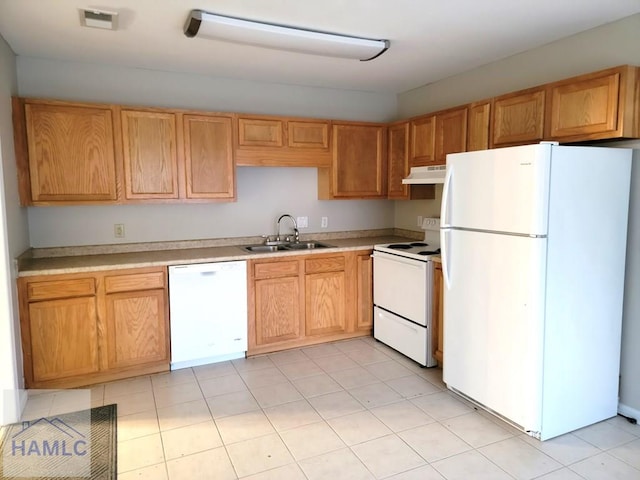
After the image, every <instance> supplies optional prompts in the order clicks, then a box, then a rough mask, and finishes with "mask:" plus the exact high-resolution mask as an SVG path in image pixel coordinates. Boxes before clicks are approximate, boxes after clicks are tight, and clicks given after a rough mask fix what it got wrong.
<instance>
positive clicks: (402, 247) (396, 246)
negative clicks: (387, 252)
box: [387, 243, 411, 250]
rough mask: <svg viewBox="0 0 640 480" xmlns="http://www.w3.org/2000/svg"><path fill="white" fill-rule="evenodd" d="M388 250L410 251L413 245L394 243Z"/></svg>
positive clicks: (388, 246)
mask: <svg viewBox="0 0 640 480" xmlns="http://www.w3.org/2000/svg"><path fill="white" fill-rule="evenodd" d="M387 248H393V249H394V250H409V249H411V245H409V244H406V243H392V244H391V245H387Z"/></svg>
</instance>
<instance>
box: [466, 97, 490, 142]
mask: <svg viewBox="0 0 640 480" xmlns="http://www.w3.org/2000/svg"><path fill="white" fill-rule="evenodd" d="M490 114H491V101H489V100H487V101H484V102H476V103H472V104H470V105H469V120H468V128H467V152H473V151H476V150H486V149H488V148H489V125H490V120H491V118H490Z"/></svg>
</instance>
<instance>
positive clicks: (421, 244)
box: [409, 242, 429, 247]
mask: <svg viewBox="0 0 640 480" xmlns="http://www.w3.org/2000/svg"><path fill="white" fill-rule="evenodd" d="M409 245H411V246H412V247H428V246H429V244H428V243H424V242H413V243H410V244H409Z"/></svg>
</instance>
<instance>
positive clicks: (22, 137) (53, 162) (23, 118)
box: [13, 98, 118, 205]
mask: <svg viewBox="0 0 640 480" xmlns="http://www.w3.org/2000/svg"><path fill="white" fill-rule="evenodd" d="M13 119H14V137H15V147H16V160H17V166H18V177H19V178H18V181H19V190H20V201H21V203H22V204H23V205H56V204H67V203H78V202H82V203H115V202H116V200H117V199H118V180H117V178H118V167H117V165H118V164H117V155H116V151H117V150H116V133H117V127H116V125H117V119H116V118H115V109H114V108H112V107H110V106H108V105H102V106H99V105H91V104H81V103H75V104H66V103H64V102H55V101H36V100H29V99H20V98H14V99H13Z"/></svg>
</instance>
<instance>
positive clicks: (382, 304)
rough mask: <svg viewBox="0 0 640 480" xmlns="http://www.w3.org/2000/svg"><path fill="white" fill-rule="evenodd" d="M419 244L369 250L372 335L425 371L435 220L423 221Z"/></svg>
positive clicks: (436, 246) (429, 357) (429, 362)
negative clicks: (372, 306)
mask: <svg viewBox="0 0 640 480" xmlns="http://www.w3.org/2000/svg"><path fill="white" fill-rule="evenodd" d="M422 228H423V229H424V230H425V236H424V240H423V241H415V242H406V243H391V244H389V243H387V244H381V245H374V247H373V303H374V319H373V336H374V338H376V339H377V340H379V341H381V342H382V343H385V344H387V345H389V346H390V347H391V348H393V349H395V350H397V351H398V352H400V353H402V354H404V355H406V356H407V357H409V358H411V359H413V360H414V361H416V362H418V363H419V364H420V365H422V366H425V367H433V366H436V365H437V362H436V359H435V358H434V357H433V351H434V348H433V345H434V343H433V342H434V339H433V338H432V305H433V303H432V300H433V298H432V297H433V258H434V256H437V255H439V254H440V219H439V218H425V219H424V221H423V222H422Z"/></svg>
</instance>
